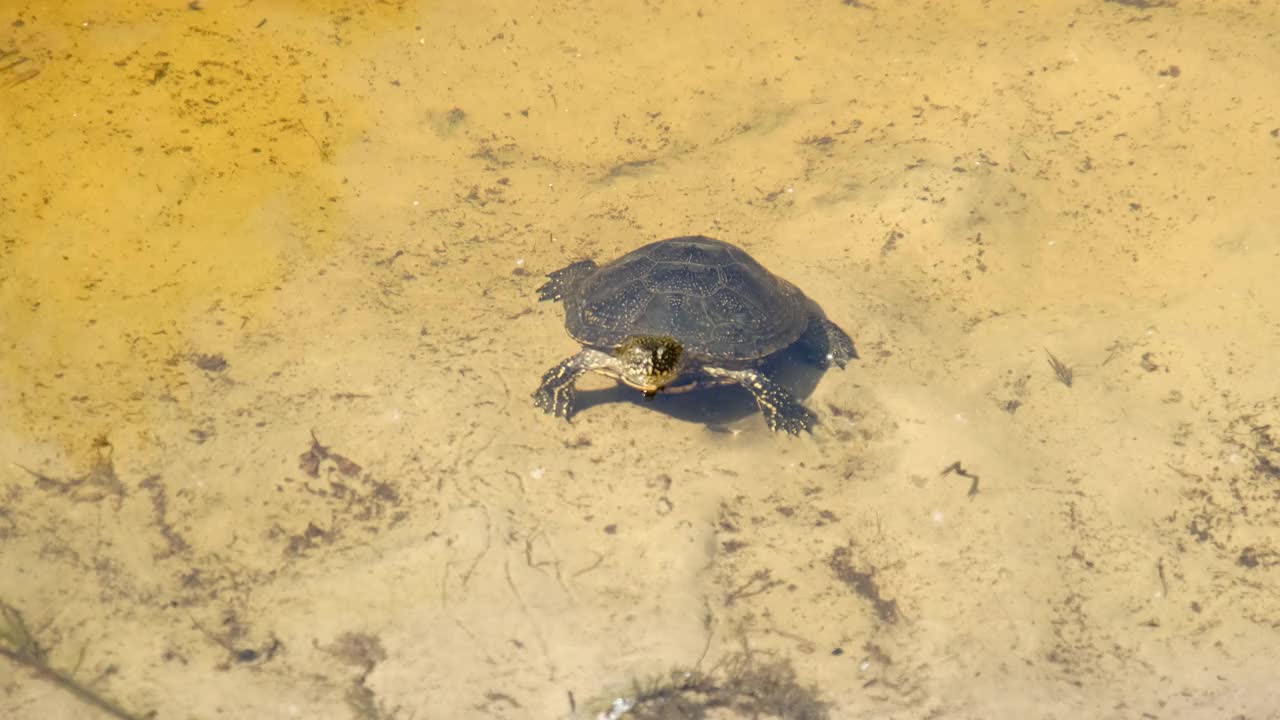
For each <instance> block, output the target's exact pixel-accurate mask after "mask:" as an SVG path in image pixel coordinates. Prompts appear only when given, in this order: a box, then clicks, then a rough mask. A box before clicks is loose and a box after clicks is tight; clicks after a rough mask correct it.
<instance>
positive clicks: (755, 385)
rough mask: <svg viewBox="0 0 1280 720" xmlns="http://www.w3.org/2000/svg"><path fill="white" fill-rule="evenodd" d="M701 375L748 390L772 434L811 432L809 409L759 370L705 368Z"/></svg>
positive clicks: (813, 417)
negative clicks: (732, 383)
mask: <svg viewBox="0 0 1280 720" xmlns="http://www.w3.org/2000/svg"><path fill="white" fill-rule="evenodd" d="M702 371H703V372H704V373H706V374H708V375H710V376H712V377H714V378H717V379H721V380H728V381H730V382H735V383H737V384H739V385H741V386H742V387H744V388H746V389H747V391H748V392H750V393H751V396H752V397H754V398H755V400H756V406H757V407H759V408H760V412H761V413H763V414H764V421H765V423H767V424H768V425H769V429H770V430H773V431H775V432H777V431H778V430H784V431H786V432H788V433H790V434H792V435H799V434H800V433H802V432H810V431H812V429H813V423H814V421H815V419H816V418H815V416H814V414H813V413H812V412H810V411H809V408H807V407H805V406H804V405H802V404H801V403H800V401H799V400H796V399H795V397H793V396H792V395H791V393H789V392H787V391H786V389H784V388H783V387H782V386H781V385H779V384H778V383H776V382H774V381H773V380H772V379H770V378H769V376H768V375H765V374H764V373H763V372H761V371H760V370H758V369H756V368H744V369H741V370H727V369H725V368H715V367H704V368H703V369H702Z"/></svg>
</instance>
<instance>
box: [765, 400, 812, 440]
mask: <svg viewBox="0 0 1280 720" xmlns="http://www.w3.org/2000/svg"><path fill="white" fill-rule="evenodd" d="M761 410H762V411H763V412H764V421H765V423H766V424H767V425H768V426H769V429H770V430H772V431H774V432H778V431H779V430H781V431H783V432H785V433H787V434H789V435H796V436H799V435H800V434H801V433H812V432H813V424H814V422H816V421H817V416H815V415H814V414H813V413H812V412H810V411H809V409H808V408H806V407H805V406H803V405H801V404H800V403H798V402H794V401H793V402H792V404H791V405H790V406H788V407H785V408H770V409H769V410H765V409H764V408H761Z"/></svg>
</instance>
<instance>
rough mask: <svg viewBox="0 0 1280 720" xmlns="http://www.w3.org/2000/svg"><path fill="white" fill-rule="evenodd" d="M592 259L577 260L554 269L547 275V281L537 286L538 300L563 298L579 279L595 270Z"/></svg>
mask: <svg viewBox="0 0 1280 720" xmlns="http://www.w3.org/2000/svg"><path fill="white" fill-rule="evenodd" d="M595 269H596V263H595V261H594V260H579V261H578V262H576V263H573V264H572V265H568V266H565V267H562V268H560V269H559V270H556V271H555V272H553V273H549V274H548V275H547V278H548V279H547V281H546V282H545V283H543V284H542V287H539V288H538V299H539V300H559V299H561V298H563V297H564V296H565V295H566V294H567V293H568V292H569V291H570V290H571V289H572V288H573V286H574V285H576V284H577V283H578V281H579V280H581V279H582V278H584V277H586V276H587V275H589V274H591V273H593V272H595Z"/></svg>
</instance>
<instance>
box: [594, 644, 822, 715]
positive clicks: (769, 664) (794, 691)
mask: <svg viewBox="0 0 1280 720" xmlns="http://www.w3.org/2000/svg"><path fill="white" fill-rule="evenodd" d="M583 709H584V710H586V711H587V714H583V715H579V717H581V718H591V719H592V720H707V719H708V718H712V717H715V718H738V717H741V718H744V719H745V718H760V717H769V718H777V720H827V719H828V718H829V717H830V714H829V708H828V705H827V703H826V702H824V701H823V700H821V699H820V697H819V694H818V691H817V689H816V688H811V687H805V686H803V685H801V684H800V683H799V681H798V680H797V678H796V672H795V669H794V668H792V666H791V663H790V661H789V660H786V659H785V658H769V659H765V660H762V659H761V658H760V657H759V656H758V655H756V654H753V653H748V652H741V653H735V654H733V655H730V656H728V657H727V658H725V659H724V660H722V661H721V662H720V663H719V664H717V665H716V666H715V667H713V668H711V669H710V670H706V671H703V670H699V669H697V668H692V669H675V670H672V671H671V672H669V673H667V674H666V675H664V676H659V677H656V678H653V679H650V680H647V681H639V680H637V681H635V682H634V683H633V685H632V690H631V693H629V694H628V695H627V696H626V697H613V698H610V699H603V700H596V701H593V702H589V703H585V704H584V708H583ZM713 711H714V712H715V714H714V715H713V714H712V712H713Z"/></svg>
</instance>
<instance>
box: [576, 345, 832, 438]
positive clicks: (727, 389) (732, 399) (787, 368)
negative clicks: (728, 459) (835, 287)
mask: <svg viewBox="0 0 1280 720" xmlns="http://www.w3.org/2000/svg"><path fill="white" fill-rule="evenodd" d="M762 367H763V369H764V371H765V372H766V373H768V375H769V377H771V378H773V379H774V381H776V382H778V383H779V384H781V385H782V386H783V387H784V388H786V389H787V390H788V391H790V392H791V394H792V395H794V396H795V397H796V398H797V399H798V400H800V401H802V402H803V401H805V400H806V399H807V398H808V397H809V396H810V395H811V394H812V393H813V389H814V388H816V387H817V386H818V382H819V381H820V380H821V379H822V375H823V373H825V372H826V370H825V369H823V368H819V367H818V366H817V365H815V364H814V363H813V361H812V360H811V359H809V358H808V357H806V356H805V354H804V353H803V352H801V351H799V350H796V349H794V348H791V349H787V350H784V351H782V352H780V353H778V354H777V355H775V356H773V357H771V358H769V360H768V362H766V363H765V364H764V365H763V366H762ZM836 369H837V371H838V370H839V369H838V368H836ZM616 402H626V403H630V404H633V405H636V406H639V407H641V408H643V409H645V410H656V411H658V412H661V413H664V414H666V415H669V416H671V417H673V418H676V419H677V420H683V421H685V422H691V423H701V424H703V425H706V426H707V427H708V428H711V429H717V428H720V427H723V426H726V425H730V424H733V423H736V422H738V421H741V420H743V419H744V418H747V417H748V416H751V415H757V416H758V415H760V409H759V408H758V407H756V401H755V399H754V398H752V397H751V393H749V392H747V390H746V389H745V388H742V387H738V386H737V385H724V386H717V387H709V388H698V389H695V390H690V391H688V392H681V393H658V394H657V395H656V396H655V397H654V398H653V399H652V400H646V399H645V398H644V395H642V394H641V393H640V392H639V391H637V390H634V389H632V388H629V387H626V386H625V385H623V384H621V383H618V385H617V386H615V387H611V388H607V389H604V390H587V391H580V392H579V393H578V397H577V408H576V410H575V415H576V414H579V413H581V412H583V411H584V410H586V409H588V408H592V407H595V406H597V405H607V404H610V403H616ZM810 409H811V410H813V409H814V408H810Z"/></svg>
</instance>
